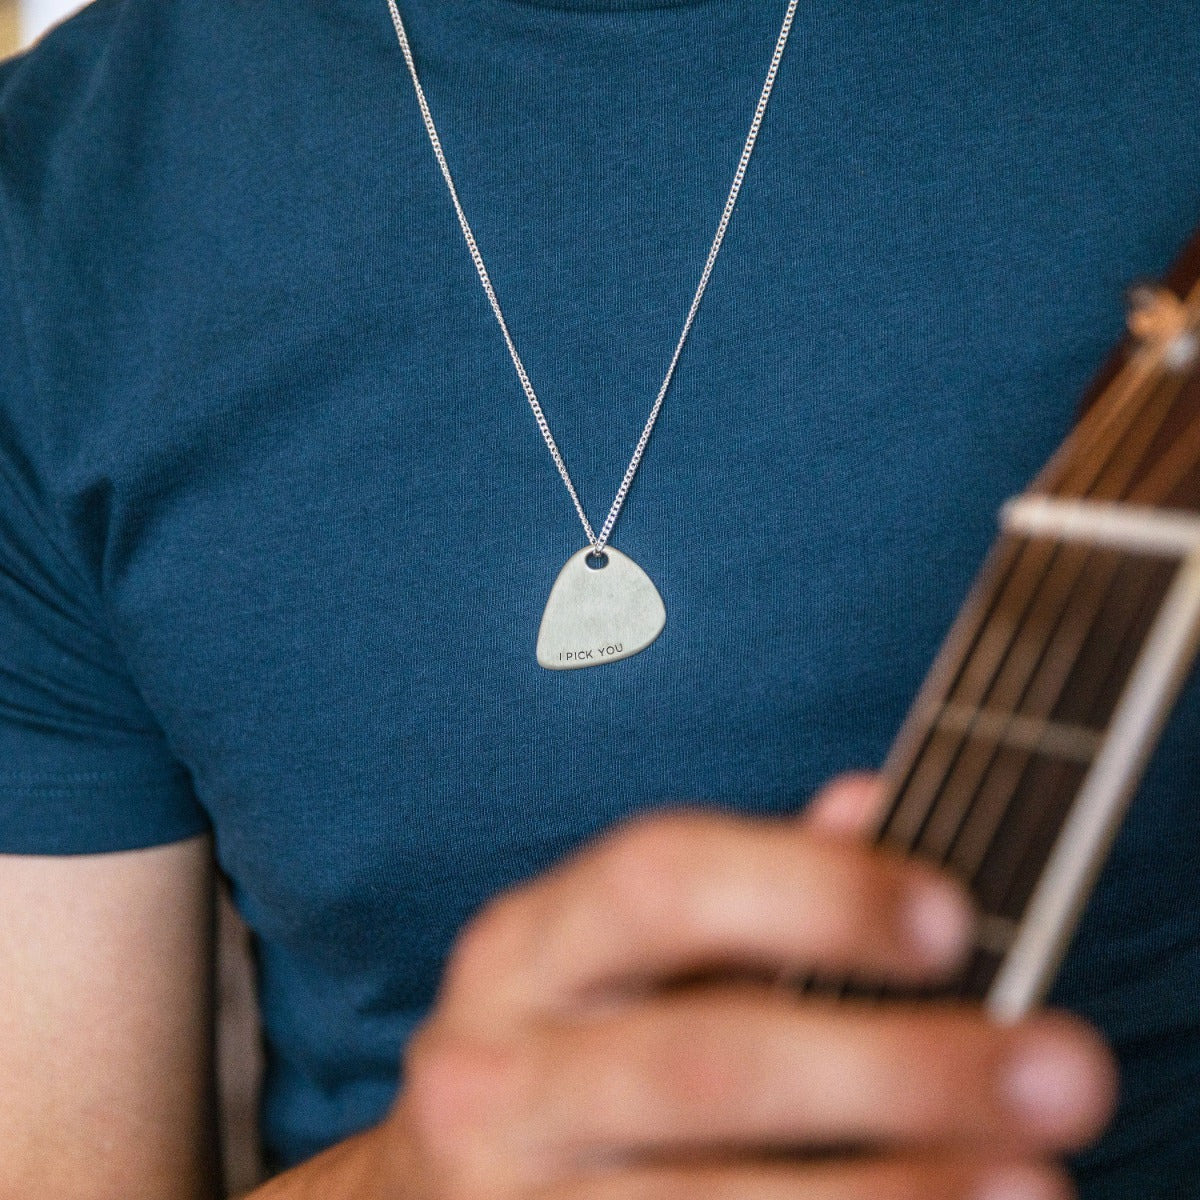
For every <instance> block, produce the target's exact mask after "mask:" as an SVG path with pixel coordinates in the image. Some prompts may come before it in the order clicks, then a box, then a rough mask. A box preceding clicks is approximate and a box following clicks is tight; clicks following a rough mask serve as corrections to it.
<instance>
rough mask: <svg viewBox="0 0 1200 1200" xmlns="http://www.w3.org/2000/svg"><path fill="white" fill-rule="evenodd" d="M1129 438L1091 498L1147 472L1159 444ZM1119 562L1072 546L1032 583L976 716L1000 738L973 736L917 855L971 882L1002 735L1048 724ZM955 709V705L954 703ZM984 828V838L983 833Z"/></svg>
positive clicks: (1004, 792) (1119, 491)
mask: <svg viewBox="0 0 1200 1200" xmlns="http://www.w3.org/2000/svg"><path fill="white" fill-rule="evenodd" d="M1170 403H1171V394H1170V391H1169V389H1163V388H1159V389H1157V390H1156V392H1155V395H1154V398H1153V399H1152V400H1150V401H1148V402H1147V403H1146V405H1145V406H1144V408H1143V409H1142V412H1141V414H1140V416H1141V418H1142V419H1141V420H1140V421H1139V422H1137V423H1135V424H1134V425H1133V426H1131V427H1130V428H1131V429H1133V428H1135V427H1136V425H1137V424H1142V425H1144V424H1145V417H1146V416H1150V417H1151V418H1153V417H1154V416H1155V415H1156V413H1157V411H1158V410H1159V409H1160V408H1161V409H1163V410H1164V414H1165V412H1169V409H1170ZM1132 437H1133V434H1132V433H1127V435H1126V437H1125V438H1124V439H1123V442H1124V449H1125V450H1126V453H1125V454H1123V455H1122V456H1121V459H1120V460H1112V461H1110V462H1109V464H1108V465H1107V466H1106V467H1105V468H1104V469H1102V470H1100V471H1099V472H1098V473H1096V475H1095V477H1094V479H1093V480H1092V482H1091V485H1090V486H1089V487H1088V489H1087V490H1086V492H1085V494H1086V495H1089V496H1093V497H1096V498H1103V499H1110V500H1117V499H1120V498H1121V497H1122V496H1124V494H1125V490H1126V488H1127V487H1128V486H1129V485H1130V483H1131V481H1133V480H1134V479H1136V477H1137V476H1138V474H1139V472H1141V471H1143V470H1144V464H1145V457H1146V455H1147V454H1149V453H1150V451H1151V448H1152V443H1153V440H1154V437H1155V433H1154V427H1153V426H1152V428H1151V429H1150V430H1141V431H1139V437H1138V438H1136V439H1134V440H1135V441H1136V443H1137V444H1139V445H1140V447H1141V448H1140V450H1139V453H1138V457H1136V458H1130V457H1129V455H1128V453H1127V451H1128V447H1129V444H1130V440H1131V438H1132ZM1038 540H1042V539H1038ZM1120 562H1121V558H1120V555H1119V554H1117V553H1116V552H1114V551H1111V550H1103V549H1097V548H1095V547H1092V546H1089V545H1078V544H1068V545H1064V546H1061V547H1060V549H1059V551H1058V553H1057V555H1056V557H1055V560H1054V562H1053V564H1052V566H1049V567H1048V569H1047V570H1046V571H1045V572H1044V573H1043V575H1042V576H1041V577H1040V578H1039V579H1037V581H1036V582H1035V583H1034V585H1033V589H1032V599H1031V601H1030V603H1029V604H1028V606H1027V608H1026V610H1025V612H1024V614H1023V617H1022V620H1021V622H1020V624H1019V627H1017V628H1015V629H1014V634H1013V637H1012V638H1011V640H1010V644H1009V646H1008V647H1007V649H1006V652H1005V654H1004V656H1003V658H1002V659H1001V661H1000V662H999V663H998V665H997V668H996V670H995V672H994V673H993V675H992V677H991V679H990V680H989V683H988V686H987V688H986V690H985V692H984V695H983V697H982V698H981V700H980V701H979V702H978V710H977V711H983V710H986V711H995V712H997V713H1002V714H1005V717H1004V724H1003V725H1002V727H1001V730H1000V736H998V737H996V738H995V739H992V738H987V737H984V738H982V739H981V738H979V737H976V736H974V734H975V731H974V730H972V731H971V735H972V736H970V738H969V742H970V744H969V745H968V746H967V747H965V748H964V750H963V753H962V754H961V755H960V756H959V758H958V760H957V761H956V762H955V763H954V765H953V767H951V768H949V769H948V770H947V772H946V776H945V778H944V780H942V782H941V783H940V784H939V789H938V790H939V792H941V793H944V794H945V795H948V796H957V797H962V798H963V802H962V803H961V804H960V805H957V806H952V805H946V804H944V803H942V804H938V805H935V808H936V809H937V814H936V819H935V820H933V821H927V822H926V824H925V827H924V828H923V829H922V831H921V835H920V838H919V840H918V841H917V842H915V843H914V849H918V850H920V851H921V852H922V857H926V858H929V859H931V860H933V861H936V862H939V863H943V864H944V863H947V862H951V863H954V864H955V865H956V866H957V867H958V868H959V870H960V873H962V874H963V875H964V876H965V877H967V878H971V877H973V876H974V874H975V873H976V870H977V867H976V864H975V863H973V862H970V861H963V854H962V851H961V846H962V842H963V839H964V837H965V836H966V835H967V834H968V832H969V833H970V834H971V835H972V840H973V841H974V842H976V843H977V842H979V841H980V840H983V841H984V842H985V844H986V842H987V841H988V840H990V838H991V836H992V833H993V832H994V830H995V829H996V828H998V827H999V825H1000V824H1001V822H1002V821H1003V820H1004V818H1005V811H1006V804H1007V797H1008V796H1009V795H1011V792H1010V791H1009V790H1008V789H1007V788H1001V789H999V791H998V789H997V788H996V786H995V779H996V775H997V773H998V772H1000V773H1002V772H1003V771H1004V770H1006V769H1007V770H1010V771H1011V769H1012V768H1013V766H1014V763H1013V761H1012V753H1013V752H1012V747H1011V745H1010V744H1008V743H1007V742H1006V741H1005V735H1006V734H1007V733H1008V732H1009V731H1010V730H1011V727H1012V722H1013V719H1014V717H1016V716H1017V715H1018V714H1019V715H1020V716H1021V717H1022V718H1024V719H1029V720H1035V721H1037V720H1041V721H1043V722H1044V721H1047V720H1049V718H1050V716H1051V715H1052V713H1053V708H1054V705H1055V704H1056V703H1057V702H1058V699H1059V697H1060V696H1061V694H1062V690H1063V688H1064V687H1065V686H1066V683H1067V680H1068V678H1069V676H1070V673H1071V672H1072V671H1073V670H1074V667H1075V664H1076V662H1077V661H1078V657H1079V654H1080V653H1081V652H1082V650H1083V646H1084V642H1085V640H1086V638H1087V634H1088V631H1089V628H1090V625H1091V622H1092V621H1093V620H1094V619H1095V617H1096V614H1097V613H1098V612H1099V611H1100V609H1101V607H1102V605H1103V603H1104V600H1105V598H1106V595H1107V587H1108V585H1109V583H1110V582H1111V578H1112V575H1113V574H1114V573H1115V572H1116V570H1117V569H1118V567H1119V566H1120ZM1081 589H1083V592H1084V594H1083V595H1082V596H1081V594H1080V592H1081ZM1030 650H1032V651H1033V653H1032V654H1030V653H1029V651H1030ZM951 703H952V704H953V703H955V701H954V700H953V699H952V700H951ZM959 703H961V701H959ZM1038 752H1041V753H1044V751H1041V749H1040V747H1039V749H1038V751H1034V752H1032V753H1038ZM964 764H965V765H964ZM964 777H965V778H964ZM988 797H993V799H992V802H991V803H985V800H986V799H987V798H988ZM981 824H982V826H983V828H982V831H980V830H979V828H978V827H979V826H980V825H981Z"/></svg>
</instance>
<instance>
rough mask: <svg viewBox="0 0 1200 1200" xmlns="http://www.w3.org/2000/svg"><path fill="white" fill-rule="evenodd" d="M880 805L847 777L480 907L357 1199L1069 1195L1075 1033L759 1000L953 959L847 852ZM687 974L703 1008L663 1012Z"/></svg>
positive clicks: (1087, 1048) (845, 1199)
mask: <svg viewBox="0 0 1200 1200" xmlns="http://www.w3.org/2000/svg"><path fill="white" fill-rule="evenodd" d="M876 795H877V793H876V791H875V786H874V784H873V783H872V782H871V780H870V779H869V778H866V777H852V778H850V777H848V778H846V779H844V780H842V781H839V782H837V783H835V784H833V785H831V786H830V787H829V788H827V789H826V790H825V792H824V793H822V795H821V796H819V797H818V798H817V800H816V801H815V802H814V806H813V809H812V810H811V815H810V816H809V817H808V818H806V819H805V820H803V821H783V820H750V819H740V818H735V817H731V816H722V815H715V814H711V813H702V812H699V811H688V812H679V813H672V814H667V815H661V816H656V817H652V818H642V819H639V820H636V821H633V822H631V823H629V824H626V825H624V826H622V827H621V828H619V829H617V830H615V831H614V832H612V833H611V834H609V835H608V836H607V837H605V838H603V839H602V840H600V841H599V842H597V843H595V844H594V845H592V846H590V847H589V848H587V849H586V850H585V851H583V852H581V853H580V854H578V855H576V856H575V857H573V858H572V859H570V860H569V861H567V862H566V863H564V864H563V865H561V866H560V867H558V868H557V869H556V870H554V871H552V872H550V873H549V874H547V875H545V876H543V877H541V878H539V879H537V880H535V881H533V882H532V883H530V884H528V885H526V886H524V887H521V888H518V889H515V890H513V891H511V892H508V893H506V894H504V895H502V896H501V897H499V898H498V899H497V900H495V901H494V902H493V903H491V904H490V905H488V906H487V907H486V909H485V910H484V911H483V912H482V913H481V914H480V915H479V916H478V918H477V919H476V920H475V921H474V922H472V923H471V924H470V925H469V926H468V928H467V929H466V930H465V931H464V933H463V935H462V937H461V939H460V940H459V943H458V945H457V947H456V948H455V951H454V954H453V956H452V959H451V962H450V964H449V968H448V971H447V975H446V978H445V981H444V986H443V989H442V993H441V996H440V998H439V1002H438V1004H437V1005H436V1007H435V1010H434V1012H433V1013H432V1015H431V1017H430V1019H429V1020H428V1021H427V1022H426V1023H425V1025H424V1026H423V1027H422V1028H421V1029H420V1030H419V1031H418V1033H417V1035H416V1036H415V1038H414V1039H413V1041H412V1043H411V1046H410V1049H409V1052H408V1055H407V1062H406V1086H405V1088H404V1090H403V1092H402V1093H401V1095H400V1096H399V1097H398V1099H397V1102H396V1105H395V1107H394V1109H393V1111H392V1113H391V1115H390V1117H389V1118H388V1120H387V1122H385V1124H384V1125H382V1126H380V1127H379V1128H378V1130H376V1131H375V1133H374V1134H373V1135H372V1137H371V1138H370V1139H369V1141H370V1144H371V1146H372V1154H373V1155H374V1156H375V1166H374V1168H373V1169H372V1170H371V1171H370V1176H371V1179H372V1184H373V1189H372V1193H371V1194H372V1195H375V1194H378V1195H381V1196H394V1197H396V1200H409V1198H412V1200H526V1198H533V1197H537V1198H539V1200H634V1198H636V1200H717V1198H720V1200H777V1198H779V1200H782V1198H783V1197H788V1198H795V1200H951V1198H953V1200H1033V1198H1035V1197H1036V1198H1038V1200H1043V1198H1050V1197H1054V1198H1059V1197H1064V1196H1068V1195H1070V1192H1071V1189H1070V1185H1069V1183H1068V1181H1067V1178H1066V1176H1065V1174H1064V1173H1063V1172H1062V1170H1061V1169H1060V1168H1059V1167H1058V1166H1057V1165H1056V1164H1055V1157H1056V1156H1057V1155H1060V1154H1061V1153H1063V1152H1065V1151H1068V1150H1071V1149H1074V1148H1077V1147H1079V1146H1081V1145H1083V1144H1085V1143H1086V1142H1088V1141H1089V1140H1091V1139H1092V1138H1094V1137H1095V1136H1096V1134H1097V1133H1098V1132H1099V1131H1100V1129H1101V1128H1102V1126H1103V1125H1104V1123H1105V1121H1106V1120H1107V1118H1108V1116H1109V1114H1110V1112H1111V1109H1112V1105H1113V1098H1114V1093H1115V1072H1114V1068H1113V1065H1112V1062H1111V1059H1110V1056H1109V1055H1108V1052H1107V1051H1106V1050H1105V1048H1104V1047H1103V1045H1102V1044H1101V1043H1100V1041H1099V1040H1098V1038H1097V1037H1096V1036H1095V1035H1094V1034H1093V1033H1092V1032H1090V1031H1089V1030H1088V1029H1086V1028H1085V1027H1083V1026H1082V1025H1080V1024H1079V1023H1078V1022H1077V1021H1075V1020H1073V1019H1068V1018H1067V1017H1065V1016H1063V1015H1051V1014H1041V1015H1038V1016H1036V1017H1034V1018H1032V1019H1030V1020H1027V1021H1025V1022H1022V1023H1020V1024H1019V1025H1016V1026H1013V1027H1008V1028H1003V1027H999V1026H997V1025H996V1024H994V1023H992V1022H991V1021H989V1020H988V1019H986V1018H985V1017H984V1015H983V1014H982V1013H981V1012H980V1011H979V1010H978V1008H975V1007H968V1006H949V1005H941V1004H937V1005H935V1004H928V1005H924V1006H920V1005H907V1006H902V1005H893V1004H889V1005H871V1004H865V1003H853V1002H849V1001H845V1002H833V1001H829V1000H820V999H815V998H812V999H801V998H798V997H797V996H795V995H794V994H792V993H789V992H787V991H785V990H783V989H780V988H777V987H771V986H770V985H769V984H768V983H763V982H757V981H756V980H757V979H769V978H770V977H771V976H773V975H776V974H779V973H781V972H784V971H802V970H805V969H808V968H818V969H820V970H821V971H823V972H829V973H840V972H847V973H849V972H853V974H854V976H855V978H857V979H870V978H874V979H878V980H881V981H883V980H892V981H898V980H905V981H914V982H916V981H923V980H927V981H934V980H936V979H937V978H939V977H941V976H944V974H945V973H946V972H947V971H950V970H952V969H953V967H954V966H955V965H956V964H957V963H959V962H960V961H961V959H962V957H963V956H964V954H965V952H966V949H967V946H968V943H969V937H970V926H971V917H970V913H969V907H968V903H967V900H966V897H965V896H964V895H963V894H962V892H961V891H960V890H959V889H958V888H957V887H956V886H955V885H953V884H951V883H950V882H949V881H948V880H946V879H944V878H942V877H940V876H939V875H937V874H936V873H934V872H933V871H931V870H929V869H927V868H924V867H920V866H918V865H916V864H914V863H911V862H908V861H905V860H903V859H901V858H898V857H896V856H894V855H891V854H888V853H886V852H884V851H881V850H878V849H875V848H872V847H869V846H867V845H865V844H863V842H862V840H861V839H859V838H856V837H855V836H854V835H853V833H852V832H851V831H852V830H853V829H855V828H857V827H859V826H861V825H862V824H863V822H864V820H865V819H866V818H867V816H868V813H869V810H870V808H871V806H872V805H873V804H874V803H875V802H876V801H875V798H876ZM719 971H724V972H726V975H725V978H724V980H723V981H719V982H718V981H717V980H719V978H720V977H719V976H718V975H715V974H713V973H714V972H719ZM705 973H707V975H706V974H705ZM738 973H740V976H739V974H738ZM689 976H691V977H692V978H693V979H695V978H697V977H700V978H708V979H710V980H712V982H710V983H708V984H702V985H697V986H691V987H687V988H674V989H672V988H670V987H669V986H668V985H670V984H671V983H672V982H675V981H679V980H680V979H681V978H687V977H689ZM845 1147H857V1149H855V1150H846V1149H844V1148H845ZM839 1148H843V1149H841V1150H839ZM806 1151H807V1152H808V1153H807V1154H805V1152H806ZM814 1152H817V1153H814ZM375 1188H378V1192H376V1191H375V1190H374V1189H375Z"/></svg>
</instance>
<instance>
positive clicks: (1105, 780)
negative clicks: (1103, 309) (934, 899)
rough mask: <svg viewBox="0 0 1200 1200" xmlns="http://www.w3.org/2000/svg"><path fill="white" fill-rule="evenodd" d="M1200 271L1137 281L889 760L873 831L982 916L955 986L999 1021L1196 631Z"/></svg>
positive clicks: (1102, 827)
mask: <svg viewBox="0 0 1200 1200" xmlns="http://www.w3.org/2000/svg"><path fill="white" fill-rule="evenodd" d="M1198 275H1200V238H1197V240H1196V241H1195V242H1194V243H1193V245H1192V246H1190V247H1189V249H1188V251H1187V253H1186V254H1185V256H1184V258H1183V259H1182V260H1181V263H1180V264H1177V267H1176V269H1175V270H1174V272H1173V273H1172V275H1171V276H1169V277H1168V279H1169V281H1170V283H1171V284H1172V285H1173V288H1174V289H1175V290H1170V289H1168V288H1165V287H1164V288H1143V289H1139V290H1138V291H1137V292H1136V293H1135V294H1134V296H1133V300H1132V308H1131V313H1130V327H1131V330H1132V332H1133V335H1134V336H1133V337H1132V338H1131V340H1130V342H1129V343H1128V344H1127V345H1126V346H1125V347H1123V348H1122V351H1121V353H1120V355H1119V357H1118V358H1117V359H1114V361H1113V362H1112V363H1110V364H1109V366H1108V368H1106V370H1105V372H1104V373H1103V377H1102V380H1101V382H1100V383H1099V384H1098V385H1097V386H1096V388H1095V389H1094V399H1093V401H1092V403H1091V404H1090V406H1089V407H1088V409H1087V412H1086V414H1085V416H1084V417H1083V419H1082V420H1081V421H1080V423H1079V425H1078V426H1077V427H1076V429H1075V431H1074V432H1073V433H1072V435H1071V436H1070V437H1069V438H1068V439H1067V441H1066V442H1065V443H1064V445H1063V446H1062V447H1061V449H1060V450H1059V452H1058V453H1057V454H1056V455H1055V456H1054V458H1053V459H1052V460H1051V462H1050V463H1049V465H1048V466H1047V467H1046V469H1045V470H1044V471H1043V472H1042V474H1041V476H1039V478H1038V479H1037V480H1035V481H1034V483H1033V484H1032V485H1031V488H1030V490H1029V492H1027V493H1026V494H1025V495H1023V496H1022V497H1019V498H1017V500H1015V501H1014V502H1012V503H1010V505H1008V506H1007V507H1006V509H1005V512H1004V514H1003V515H1002V533H1001V536H1000V538H999V540H998V542H997V543H996V545H995V546H994V548H993V550H992V552H991V554H990V555H989V557H988V560H987V562H986V563H985V565H984V568H983V570H982V572H981V574H980V576H979V578H978V579H977V581H976V583H975V586H974V588H973V589H972V592H971V595H970V597H969V598H968V601H967V603H966V605H965V607H964V609H963V611H962V613H961V615H960V617H959V619H958V621H957V622H956V623H955V626H954V628H953V629H952V631H951V633H950V636H949V638H948V639H947V641H946V643H945V645H944V647H943V649H942V652H941V654H940V655H939V657H938V659H937V661H936V663H935V664H934V667H933V670H932V671H931V673H930V676H929V678H928V679H927V681H926V683H925V685H924V687H923V688H922V690H921V693H920V695H919V696H918V698H917V701H916V704H915V705H914V707H913V709H912V711H911V713H910V715H909V717H908V720H907V721H906V723H905V725H904V727H903V729H902V730H901V733H900V736H899V737H898V739H897V741H896V744H895V746H894V747H893V750H892V753H891V755H890V756H889V759H888V762H887V764H886V765H885V771H884V773H885V777H886V778H887V779H888V781H889V789H890V796H889V803H888V806H887V809H886V815H885V817H884V818H883V819H882V821H881V823H880V826H879V828H878V830H877V837H878V840H879V841H880V842H882V843H884V844H887V845H889V846H892V847H896V848H899V849H901V850H903V851H904V852H906V853H909V854H912V855H916V856H919V857H921V858H924V859H926V860H929V861H932V862H935V863H937V864H939V865H942V866H944V867H946V868H947V869H948V870H949V871H950V872H951V873H953V874H955V875H956V876H957V877H958V878H960V879H961V880H963V881H964V882H965V883H966V884H967V885H968V886H969V887H970V888H971V890H972V892H973V894H974V896H975V898H976V901H977V903H978V905H979V908H980V911H981V913H982V914H983V917H982V920H981V922H980V926H979V936H978V941H977V946H976V949H975V952H974V955H973V958H972V961H971V962H970V964H969V967H968V968H967V970H966V971H965V972H964V973H963V974H962V975H961V976H960V977H959V978H958V979H957V980H955V981H954V982H953V984H952V985H951V986H950V987H949V988H948V989H946V990H947V992H948V993H949V994H952V995H955V996H959V997H964V998H971V999H978V1000H985V1001H986V1002H987V1003H988V1004H989V1006H990V1007H991V1008H992V1010H993V1011H994V1012H995V1013H996V1014H997V1015H998V1016H1000V1017H1002V1018H1013V1017H1016V1016H1019V1015H1020V1013H1022V1012H1023V1011H1025V1010H1026V1009H1027V1008H1028V1007H1029V1006H1030V1005H1032V1004H1034V1003H1036V1002H1037V1000H1038V999H1040V997H1041V995H1042V994H1043V993H1044V990H1045V988H1046V987H1047V986H1048V984H1049V981H1050V978H1051V976H1052V974H1053V971H1054V970H1055V969H1056V967H1057V963H1058V960H1059V957H1060V955H1061V953H1062V950H1063V948H1064V946H1065V942H1066V939H1067V938H1068V937H1069V935H1070V932H1071V930H1072V929H1073V927H1074V923H1075V919H1076V918H1077V916H1078V912H1079V909H1080V908H1081V906H1082V904H1083V902H1084V900H1085V899H1086V895H1087V892H1088V890H1089V889H1090V886H1091V883H1092V881H1093V880H1094V877H1095V875H1096V873H1097V872H1098V870H1099V867H1100V863H1101V861H1102V859H1103V856H1104V854H1105V852H1106V850H1107V847H1108V844H1109V841H1110V840H1111V837H1112V835H1113V833H1114V832H1115V829H1116V826H1117V823H1118V822H1119V819H1120V816H1121V815H1122V813H1123V811H1124V806H1125V804H1126V803H1127V802H1128V800H1129V797H1130V796H1131V795H1132V793H1133V790H1134V789H1135V787H1136V784H1137V782H1138V780H1139V779H1140V776H1141V772H1142V770H1143V769H1144V766H1145V762H1146V759H1147V758H1148V756H1149V753H1150V751H1151V750H1152V748H1153V745H1154V743H1155V741H1156V740H1157V736H1158V733H1159V730H1160V728H1161V725H1162V722H1163V720H1164V719H1165V716H1166V714H1167V712H1168V710H1169V707H1170V705H1171V704H1172V703H1173V701H1174V698H1175V696H1176V694H1177V692H1178V689H1179V687H1180V686H1181V684H1182V682H1183V679H1184V677H1185V675H1186V672H1187V670H1188V668H1189V666H1190V664H1191V661H1192V659H1193V657H1194V654H1195V651H1196V646H1197V640H1198V639H1200V516H1196V515H1195V514H1197V513H1200V366H1198V364H1200V332H1198V331H1200V286H1198V285H1197V283H1196V277H1197V276H1198ZM841 990H842V992H843V993H844V992H846V991H848V990H854V989H850V988H847V987H845V986H843V987H842V989H841ZM873 994H876V995H878V994H879V993H878V992H874V993H873Z"/></svg>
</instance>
